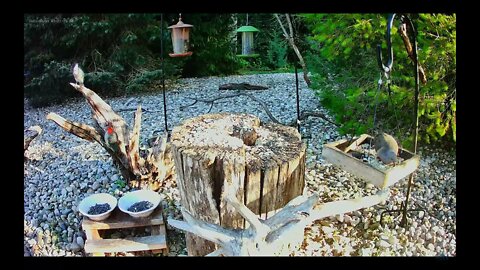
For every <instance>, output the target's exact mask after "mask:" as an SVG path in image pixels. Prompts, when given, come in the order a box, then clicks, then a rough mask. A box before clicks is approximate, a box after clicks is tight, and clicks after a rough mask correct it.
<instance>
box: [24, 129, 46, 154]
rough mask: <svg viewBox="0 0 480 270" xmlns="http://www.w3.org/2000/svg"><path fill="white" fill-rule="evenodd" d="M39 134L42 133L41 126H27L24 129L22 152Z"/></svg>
mask: <svg viewBox="0 0 480 270" xmlns="http://www.w3.org/2000/svg"><path fill="white" fill-rule="evenodd" d="M40 134H42V128H41V127H40V126H33V127H29V128H27V129H26V130H25V131H24V138H23V152H25V151H26V150H27V149H28V147H29V146H30V143H31V142H32V141H33V140H34V139H35V138H36V137H37V136H38V135H40Z"/></svg>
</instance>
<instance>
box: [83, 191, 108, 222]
mask: <svg viewBox="0 0 480 270" xmlns="http://www.w3.org/2000/svg"><path fill="white" fill-rule="evenodd" d="M115 207H117V198H115V197H113V196H112V195H110V194H108V193H97V194H93V195H90V196H88V197H86V198H85V199H83V200H82V201H81V202H80V204H79V206H78V210H79V211H80V213H82V215H84V216H86V217H88V218H89V219H91V220H95V221H100V220H104V219H106V218H108V217H109V216H110V214H111V213H112V211H113V210H114V209H115Z"/></svg>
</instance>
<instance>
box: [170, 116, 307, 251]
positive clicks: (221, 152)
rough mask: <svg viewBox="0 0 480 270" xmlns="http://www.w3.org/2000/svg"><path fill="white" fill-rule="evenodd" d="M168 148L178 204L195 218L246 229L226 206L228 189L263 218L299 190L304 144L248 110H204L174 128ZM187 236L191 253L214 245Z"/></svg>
mask: <svg viewBox="0 0 480 270" xmlns="http://www.w3.org/2000/svg"><path fill="white" fill-rule="evenodd" d="M171 147H172V155H173V157H174V163H175V167H176V179H177V186H178V187H179V190H180V197H181V204H182V206H183V207H184V208H185V209H186V210H188V211H189V212H190V213H191V214H192V216H193V217H195V218H197V219H199V220H203V221H206V222H209V223H213V224H218V225H221V226H222V227H225V228H233V229H235V228H242V229H243V228H245V224H246V223H245V220H244V218H243V217H242V216H241V215H240V213H238V211H235V209H234V208H233V207H232V206H231V205H227V201H226V200H225V196H226V191H227V190H233V194H234V196H235V197H236V199H237V200H238V201H239V202H240V203H243V204H245V205H246V206H247V207H248V208H249V209H250V210H251V211H252V212H253V213H255V214H257V215H259V216H260V217H261V218H263V219H266V218H268V216H271V215H272V214H273V213H275V212H276V211H278V209H279V208H282V207H283V206H285V205H286V204H287V203H288V202H289V201H290V200H291V199H293V198H295V197H297V196H299V195H301V194H302V192H303V188H304V172H305V149H306V147H305V144H304V143H303V142H302V140H301V137H300V134H299V133H298V132H297V130H296V129H294V128H292V127H287V126H282V125H278V124H274V123H267V124H261V123H260V119H258V118H257V117H256V116H253V115H247V114H227V113H223V114H207V115H202V116H199V117H196V118H192V119H189V120H186V121H184V122H183V124H182V125H181V126H178V127H175V128H174V129H173V132H172V138H171ZM186 240H187V249H188V254H189V255H191V256H203V255H206V254H208V253H211V252H212V251H214V250H215V249H216V247H215V244H214V243H212V242H210V241H207V240H204V239H203V238H200V237H197V236H195V235H193V234H190V233H187V238H186Z"/></svg>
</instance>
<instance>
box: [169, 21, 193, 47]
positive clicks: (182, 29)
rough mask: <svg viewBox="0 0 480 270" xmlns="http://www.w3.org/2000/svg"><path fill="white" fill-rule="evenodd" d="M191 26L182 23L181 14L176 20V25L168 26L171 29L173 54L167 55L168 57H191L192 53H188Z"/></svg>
mask: <svg viewBox="0 0 480 270" xmlns="http://www.w3.org/2000/svg"><path fill="white" fill-rule="evenodd" d="M192 27H193V25H191V24H186V23H183V22H182V14H180V17H179V18H178V23H177V24H175V25H172V26H169V27H168V28H169V29H172V43H173V53H169V54H168V55H170V57H184V56H190V55H192V52H189V51H188V49H189V44H190V28H192Z"/></svg>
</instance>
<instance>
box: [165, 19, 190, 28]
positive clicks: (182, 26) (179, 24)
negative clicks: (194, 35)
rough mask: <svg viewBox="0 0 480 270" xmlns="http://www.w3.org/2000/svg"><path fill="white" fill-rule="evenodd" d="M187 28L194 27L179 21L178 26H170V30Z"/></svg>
mask: <svg viewBox="0 0 480 270" xmlns="http://www.w3.org/2000/svg"><path fill="white" fill-rule="evenodd" d="M186 27H193V25H191V24H186V23H183V22H182V20H178V23H177V24H174V25H172V26H169V27H168V28H186Z"/></svg>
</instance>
